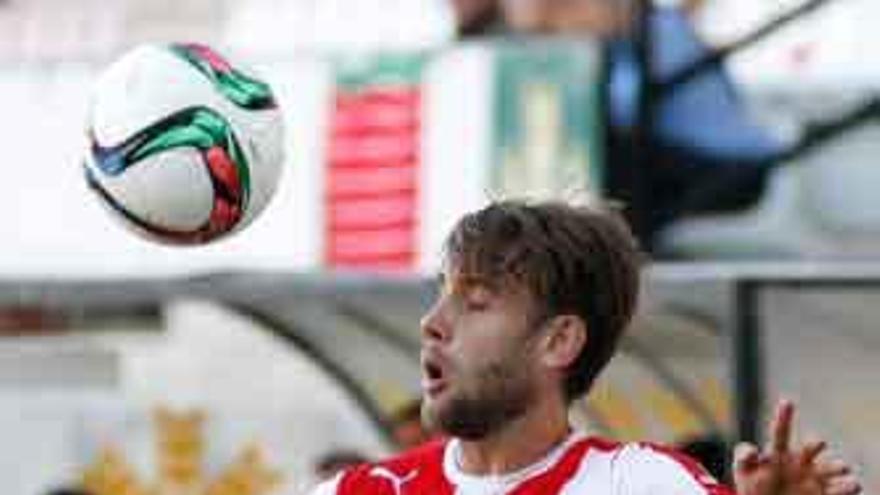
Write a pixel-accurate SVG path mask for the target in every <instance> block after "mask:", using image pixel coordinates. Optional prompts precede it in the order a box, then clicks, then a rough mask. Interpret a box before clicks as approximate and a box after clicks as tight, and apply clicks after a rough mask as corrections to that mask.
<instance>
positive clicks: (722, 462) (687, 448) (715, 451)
mask: <svg viewBox="0 0 880 495" xmlns="http://www.w3.org/2000/svg"><path fill="white" fill-rule="evenodd" d="M676 449H677V450H679V451H681V452H683V453H685V454H687V455H689V456H691V457H693V458H694V459H696V460H698V461H700V464H702V465H703V467H704V468H706V470H707V471H709V474H711V475H712V476H714V477H715V478H716V479H718V480H719V481H721V482H722V483H725V484H728V483H731V482H732V481H733V480H732V479H731V476H730V465H731V457H730V444H729V443H728V442H727V441H725V440H724V438H722V437H721V436H719V435H704V436H698V437H694V438H691V439H688V440H686V441H684V442H680V443H679V444H678V445H677V446H676Z"/></svg>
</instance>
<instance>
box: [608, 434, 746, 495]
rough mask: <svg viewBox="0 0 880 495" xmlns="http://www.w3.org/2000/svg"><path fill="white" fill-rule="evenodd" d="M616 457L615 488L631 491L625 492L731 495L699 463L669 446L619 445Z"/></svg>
mask: <svg viewBox="0 0 880 495" xmlns="http://www.w3.org/2000/svg"><path fill="white" fill-rule="evenodd" d="M614 454H615V455H614V462H613V464H614V471H615V477H616V478H617V480H618V481H617V483H615V484H619V485H623V486H626V487H628V488H629V489H628V490H624V491H625V492H629V493H656V490H669V489H672V488H675V489H676V493H699V494H703V493H706V494H712V495H715V494H718V495H726V494H729V493H731V492H730V491H729V489H728V488H727V487H725V486H724V485H722V484H721V483H720V482H719V481H718V480H716V479H715V478H714V477H713V476H712V475H711V474H710V473H709V472H708V471H707V470H706V469H705V468H704V467H703V466H702V465H701V464H700V463H699V462H697V461H696V460H694V459H693V458H691V457H690V456H688V455H686V454H684V453H682V452H680V451H678V450H676V449H675V448H673V447H670V446H668V445H663V444H659V443H653V442H631V443H625V444H619V445H618V446H617V448H616V450H615V453H614Z"/></svg>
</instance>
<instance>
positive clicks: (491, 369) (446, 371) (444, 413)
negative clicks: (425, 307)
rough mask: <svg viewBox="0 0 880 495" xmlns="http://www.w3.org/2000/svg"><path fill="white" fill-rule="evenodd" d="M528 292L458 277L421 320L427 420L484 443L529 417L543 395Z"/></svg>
mask: <svg viewBox="0 0 880 495" xmlns="http://www.w3.org/2000/svg"><path fill="white" fill-rule="evenodd" d="M533 305H534V301H533V300H532V298H531V296H530V295H529V293H528V292H527V291H526V290H525V289H523V288H501V287H495V286H493V285H492V284H491V283H490V282H489V281H487V280H482V279H479V278H468V277H464V276H460V275H455V274H453V275H451V276H449V277H447V278H446V280H445V281H443V283H442V287H441V290H440V295H439V296H438V299H437V301H436V302H435V304H434V306H433V308H431V310H430V311H429V312H428V313H427V314H426V315H425V316H424V318H423V319H422V324H421V328H422V356H421V358H422V388H423V393H424V399H423V405H422V417H423V419H424V421H425V423H426V424H427V425H428V426H429V427H430V428H432V429H436V430H439V431H441V432H444V433H446V434H449V435H453V436H457V437H461V438H465V439H479V438H483V437H485V436H486V435H488V434H490V433H492V432H493V431H496V430H497V429H499V428H500V427H502V426H504V425H505V424H506V423H507V422H509V421H510V420H512V419H515V418H517V417H519V416H521V415H523V414H524V413H525V412H526V411H527V409H528V407H529V405H530V404H532V403H534V401H533V398H534V396H535V394H536V393H537V391H538V387H537V385H536V383H537V381H536V380H535V376H534V371H535V369H536V365H535V363H536V361H537V360H536V358H535V352H534V345H533V342H534V338H533V337H534V336H535V334H536V333H537V330H536V329H534V328H533V326H534V324H533V318H532V314H533V313H534V311H533V310H532V307H533Z"/></svg>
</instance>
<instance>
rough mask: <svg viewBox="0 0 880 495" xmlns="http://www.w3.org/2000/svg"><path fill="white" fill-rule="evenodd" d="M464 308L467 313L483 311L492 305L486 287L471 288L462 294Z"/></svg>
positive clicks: (490, 292)
mask: <svg viewBox="0 0 880 495" xmlns="http://www.w3.org/2000/svg"><path fill="white" fill-rule="evenodd" d="M464 304H465V308H467V309H468V310H469V311H483V310H486V309H488V308H489V306H490V305H491V304H492V291H490V290H489V289H488V288H487V287H479V286H477V287H471V288H469V289H467V291H466V292H465V294H464Z"/></svg>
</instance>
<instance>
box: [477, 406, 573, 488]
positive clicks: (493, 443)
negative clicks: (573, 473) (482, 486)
mask: <svg viewBox="0 0 880 495" xmlns="http://www.w3.org/2000/svg"><path fill="white" fill-rule="evenodd" d="M569 433H570V426H569V424H568V409H567V408H566V407H565V406H564V405H560V404H557V403H549V402H545V404H544V405H543V406H538V407H533V408H532V409H531V410H530V411H529V412H527V413H526V414H525V415H524V416H522V417H520V418H517V419H515V420H513V421H511V422H510V423H509V424H507V425H506V426H505V427H504V428H502V429H501V430H499V431H498V432H496V433H494V434H492V435H490V436H488V437H486V438H483V439H480V440H476V441H470V440H462V441H461V458H460V464H461V465H460V466H459V468H460V469H462V470H463V471H464V472H466V473H468V474H474V475H488V474H493V475H494V474H504V473H511V472H514V471H517V470H519V469H522V468H524V467H526V466H529V465H531V464H534V463H535V462H538V461H540V460H541V459H543V458H544V457H545V456H546V455H547V454H548V453H550V452H551V451H552V450H553V448H554V447H556V446H558V445H559V444H560V443H562V442H563V441H565V439H566V438H567V437H568V435H569Z"/></svg>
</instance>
